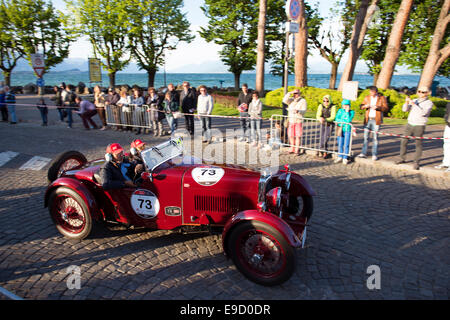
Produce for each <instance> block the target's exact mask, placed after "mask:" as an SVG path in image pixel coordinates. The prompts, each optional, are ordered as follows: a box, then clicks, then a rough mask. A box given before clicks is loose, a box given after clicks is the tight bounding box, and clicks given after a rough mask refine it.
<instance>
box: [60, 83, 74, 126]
mask: <svg viewBox="0 0 450 320" xmlns="http://www.w3.org/2000/svg"><path fill="white" fill-rule="evenodd" d="M65 87H66V89H65V90H64V91H65V93H64V95H63V94H62V93H61V96H62V97H63V104H64V107H65V108H66V112H67V123H68V128H72V123H73V118H72V110H73V109H75V107H76V101H75V99H76V97H77V95H76V94H75V92H74V91H73V86H72V85H70V84H69V85H67V86H65Z"/></svg>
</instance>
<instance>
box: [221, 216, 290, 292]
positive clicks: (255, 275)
mask: <svg viewBox="0 0 450 320" xmlns="http://www.w3.org/2000/svg"><path fill="white" fill-rule="evenodd" d="M230 232H231V233H230V235H229V237H228V240H227V241H228V242H227V245H228V252H229V255H230V257H231V258H232V260H233V262H234V264H235V265H236V267H237V269H238V270H239V271H240V272H241V273H242V274H243V275H244V276H245V277H247V278H248V279H249V280H251V281H253V282H255V283H258V284H261V285H264V286H275V285H279V284H282V283H283V282H285V281H287V280H288V279H289V278H290V277H291V276H292V273H293V272H294V270H295V253H294V248H293V247H292V246H291V245H290V244H289V243H288V242H287V241H286V239H285V238H284V237H283V235H282V234H281V233H280V232H279V231H277V230H276V229H275V228H273V227H272V226H270V225H268V224H266V223H263V222H260V221H244V222H241V223H239V224H238V225H236V226H235V227H234V228H233V229H232V230H231V231H230ZM261 253H264V254H263V257H262V258H261Z"/></svg>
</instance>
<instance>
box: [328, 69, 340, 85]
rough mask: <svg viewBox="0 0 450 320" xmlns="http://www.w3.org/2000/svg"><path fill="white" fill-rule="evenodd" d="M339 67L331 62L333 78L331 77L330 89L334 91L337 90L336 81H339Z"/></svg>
mask: <svg viewBox="0 0 450 320" xmlns="http://www.w3.org/2000/svg"><path fill="white" fill-rule="evenodd" d="M338 67H339V63H336V62H331V76H330V85H329V89H332V90H335V89H336V79H337V73H338Z"/></svg>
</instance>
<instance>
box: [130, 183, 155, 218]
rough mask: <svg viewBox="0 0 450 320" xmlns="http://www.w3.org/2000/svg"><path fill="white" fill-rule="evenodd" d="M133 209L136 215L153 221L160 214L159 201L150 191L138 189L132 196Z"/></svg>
mask: <svg viewBox="0 0 450 320" xmlns="http://www.w3.org/2000/svg"><path fill="white" fill-rule="evenodd" d="M131 207H132V208H133V210H134V212H136V214H137V215H138V216H139V217H141V218H143V219H153V218H155V217H156V216H157V215H158V212H159V208H160V206H159V200H158V198H157V197H156V195H155V194H154V193H153V192H151V191H149V190H143V189H138V190H136V191H135V192H134V193H133V195H132V196H131Z"/></svg>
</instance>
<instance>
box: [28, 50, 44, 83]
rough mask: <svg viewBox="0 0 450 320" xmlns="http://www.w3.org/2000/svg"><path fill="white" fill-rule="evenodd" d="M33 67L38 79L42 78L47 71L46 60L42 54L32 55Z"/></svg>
mask: <svg viewBox="0 0 450 320" xmlns="http://www.w3.org/2000/svg"><path fill="white" fill-rule="evenodd" d="M31 65H32V67H33V69H34V72H35V73H36V75H37V76H38V78H42V76H43V75H44V71H45V60H44V55H43V54H42V53H35V54H31Z"/></svg>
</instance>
